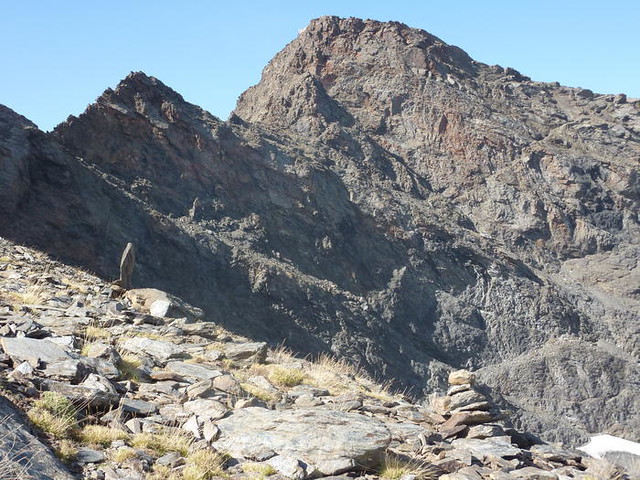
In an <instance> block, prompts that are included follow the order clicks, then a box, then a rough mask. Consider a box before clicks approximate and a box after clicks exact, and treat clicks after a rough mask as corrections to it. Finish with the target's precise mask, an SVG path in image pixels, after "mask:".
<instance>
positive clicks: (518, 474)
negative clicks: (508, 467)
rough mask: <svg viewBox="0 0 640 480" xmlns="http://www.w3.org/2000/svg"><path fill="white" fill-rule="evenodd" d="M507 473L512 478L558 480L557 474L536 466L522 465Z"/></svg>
mask: <svg viewBox="0 0 640 480" xmlns="http://www.w3.org/2000/svg"><path fill="white" fill-rule="evenodd" d="M509 474H510V475H511V476H512V477H514V478H523V479H526V480H558V475H556V474H555V473H553V472H547V471H545V470H541V469H540V468H536V467H524V468H520V469H518V470H512V471H511V472H509Z"/></svg>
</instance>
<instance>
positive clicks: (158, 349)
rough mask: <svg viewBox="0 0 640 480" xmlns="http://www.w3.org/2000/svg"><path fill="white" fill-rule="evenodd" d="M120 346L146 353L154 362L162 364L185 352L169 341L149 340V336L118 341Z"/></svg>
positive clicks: (133, 351) (141, 353)
mask: <svg viewBox="0 0 640 480" xmlns="http://www.w3.org/2000/svg"><path fill="white" fill-rule="evenodd" d="M119 345H120V348H121V349H122V350H124V351H127V352H130V353H134V354H136V355H146V356H149V357H151V358H152V359H153V360H154V361H155V362H157V363H159V364H164V363H166V362H167V361H169V360H170V359H172V358H179V357H181V356H183V355H184V354H185V351H184V349H183V348H180V347H178V346H177V345H175V344H173V343H171V342H163V341H160V340H151V339H150V338H144V337H134V338H129V339H127V340H124V341H123V342H120V344H119Z"/></svg>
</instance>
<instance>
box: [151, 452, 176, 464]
mask: <svg viewBox="0 0 640 480" xmlns="http://www.w3.org/2000/svg"><path fill="white" fill-rule="evenodd" d="M181 461H182V456H181V455H180V454H179V453H178V452H169V453H167V454H166V455H163V456H161V457H160V458H158V459H157V460H156V463H157V464H158V465H170V466H172V467H175V466H177V465H178V464H179V463H180V462H181Z"/></svg>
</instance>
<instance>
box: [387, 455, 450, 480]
mask: <svg viewBox="0 0 640 480" xmlns="http://www.w3.org/2000/svg"><path fill="white" fill-rule="evenodd" d="M376 473H377V474H378V475H379V476H380V477H381V478H385V479H387V480H399V479H400V478H402V477H403V476H404V475H415V476H416V477H419V478H420V479H421V480H431V479H436V478H439V476H440V475H439V469H437V468H434V467H433V466H432V465H431V464H428V463H425V462H422V461H419V460H417V459H414V458H409V457H405V456H401V455H396V454H394V453H391V452H388V453H387V454H386V455H385V457H384V459H383V460H382V463H381V464H380V466H379V467H378V470H377V471H376Z"/></svg>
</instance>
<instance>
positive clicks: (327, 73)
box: [235, 16, 480, 135]
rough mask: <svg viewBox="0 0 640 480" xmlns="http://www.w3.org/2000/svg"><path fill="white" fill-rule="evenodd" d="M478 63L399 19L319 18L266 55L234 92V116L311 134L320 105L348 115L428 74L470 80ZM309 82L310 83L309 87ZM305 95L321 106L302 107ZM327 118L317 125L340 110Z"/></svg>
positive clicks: (306, 104)
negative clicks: (248, 82)
mask: <svg viewBox="0 0 640 480" xmlns="http://www.w3.org/2000/svg"><path fill="white" fill-rule="evenodd" d="M479 65H480V64H478V63H477V62H474V61H473V60H472V59H471V58H470V57H469V56H468V55H467V54H466V53H465V52H464V51H462V50H461V49H459V48H458V47H454V46H451V45H448V44H446V43H445V42H443V41H442V40H440V39H439V38H438V37H435V36H434V35H431V34H429V33H428V32H426V31H424V30H420V29H416V28H410V27H408V26H407V25H405V24H402V23H399V22H380V21H376V20H362V19H359V18H353V17H352V18H339V17H334V16H327V17H320V18H317V19H314V20H312V21H311V22H310V23H309V25H308V26H307V27H306V28H304V29H303V30H301V31H300V34H299V35H298V37H297V38H296V39H295V40H294V41H293V42H291V43H290V44H289V45H287V46H286V47H285V48H284V49H283V50H282V51H281V52H280V53H278V54H277V55H276V56H275V57H274V59H273V60H272V61H271V62H270V63H269V64H268V65H267V67H266V68H265V69H264V71H263V74H262V79H261V81H260V83H259V84H258V85H256V86H254V87H252V88H250V89H249V90H248V91H247V92H245V93H244V94H243V95H242V96H241V97H240V99H239V101H238V105H237V107H236V110H235V113H236V114H237V115H238V116H239V117H241V118H243V119H245V120H248V121H253V122H258V123H266V124H271V125H275V126H280V127H282V126H287V127H291V126H293V128H294V130H299V131H308V132H310V133H312V135H313V134H317V133H319V131H320V130H322V129H323V127H322V126H318V127H317V128H316V127H313V125H315V123H317V122H316V119H317V117H318V116H319V115H320V116H324V114H323V113H322V111H323V110H324V111H329V110H330V111H335V110H336V109H337V110H346V111H347V112H348V114H349V115H353V114H354V112H352V111H351V107H356V108H357V107H359V106H363V105H364V106H366V105H367V104H368V102H369V100H370V99H371V98H372V96H379V95H380V94H383V95H384V96H386V97H388V98H385V99H384V101H383V103H385V104H388V103H389V102H391V101H392V97H399V96H403V95H406V93H407V92H404V89H406V88H407V86H410V84H411V83H413V82H415V83H416V84H419V83H420V84H421V83H424V82H425V81H427V80H431V79H436V80H442V81H444V82H449V83H454V84H455V83H457V82H458V80H459V79H467V80H468V79H472V78H474V77H475V76H476V74H477V69H478V66H479ZM309 76H310V77H311V79H310V77H309ZM409 79H411V81H408V80H409ZM311 80H312V81H311ZM312 83H314V84H315V86H312V88H309V86H310V85H311V84H312ZM313 99H326V100H328V103H325V104H324V105H316V106H315V108H314V105H310V104H309V100H312V101H313ZM334 101H335V102H337V103H338V104H340V106H337V105H335V104H334V103H335V102H334ZM369 106H370V105H369ZM383 110H384V109H383ZM381 114H383V111H380V112H376V115H381ZM331 117H332V118H331V119H325V121H324V122H322V123H324V124H325V126H326V124H328V123H332V122H333V121H335V120H336V119H337V118H343V117H344V115H342V114H340V115H331ZM309 125H312V126H311V127H309ZM374 128H375V127H374Z"/></svg>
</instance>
